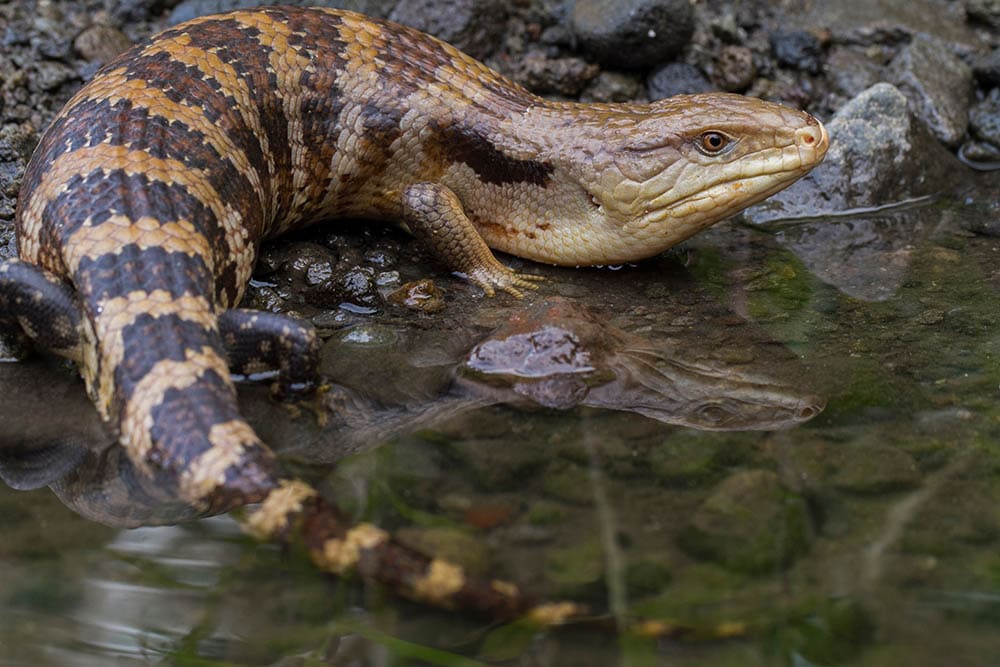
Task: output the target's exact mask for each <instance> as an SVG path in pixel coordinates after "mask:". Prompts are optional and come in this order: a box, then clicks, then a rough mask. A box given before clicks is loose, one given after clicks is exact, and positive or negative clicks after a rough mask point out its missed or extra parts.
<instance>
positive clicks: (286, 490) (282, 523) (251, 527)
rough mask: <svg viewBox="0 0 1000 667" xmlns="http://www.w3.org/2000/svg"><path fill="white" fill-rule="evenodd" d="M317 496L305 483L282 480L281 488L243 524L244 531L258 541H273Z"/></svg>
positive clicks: (271, 494)
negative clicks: (310, 500) (293, 515)
mask: <svg viewBox="0 0 1000 667" xmlns="http://www.w3.org/2000/svg"><path fill="white" fill-rule="evenodd" d="M315 495H316V490H315V489H313V488H312V487H311V486H309V485H308V484H306V483H305V482H302V481H299V480H289V479H285V480H282V481H281V486H280V487H279V488H277V489H275V490H274V491H272V492H271V493H269V494H268V495H267V498H265V499H264V502H262V503H261V504H260V507H259V508H258V509H257V510H256V511H255V512H254V513H253V514H251V515H250V516H249V517H247V519H246V520H245V521H244V522H243V530H244V531H245V532H246V533H247V534H249V535H250V536H251V537H254V538H255V539H258V540H267V539H272V538H273V537H274V536H276V535H278V534H279V533H280V532H281V531H283V530H284V529H285V527H286V526H287V525H288V521H289V517H290V516H291V515H292V514H295V513H297V512H300V511H302V504H303V503H305V502H306V501H307V500H309V499H310V498H312V497H314V496H315Z"/></svg>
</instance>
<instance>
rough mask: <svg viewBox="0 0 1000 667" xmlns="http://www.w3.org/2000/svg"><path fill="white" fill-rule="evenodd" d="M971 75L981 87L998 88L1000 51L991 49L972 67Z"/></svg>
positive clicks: (999, 80) (999, 81) (999, 84)
mask: <svg viewBox="0 0 1000 667" xmlns="http://www.w3.org/2000/svg"><path fill="white" fill-rule="evenodd" d="M972 73H973V74H974V75H975V76H976V80H977V81H979V83H981V84H982V85H983V86H1000V49H993V51H991V52H990V53H989V55H985V56H982V57H980V58H978V59H977V60H976V63H975V65H973V66H972Z"/></svg>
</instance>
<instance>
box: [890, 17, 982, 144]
mask: <svg viewBox="0 0 1000 667" xmlns="http://www.w3.org/2000/svg"><path fill="white" fill-rule="evenodd" d="M889 76H890V79H891V80H892V81H893V82H895V83H896V85H897V86H899V89H900V90H901V91H902V92H903V94H904V95H906V97H907V98H908V99H909V100H910V106H911V108H912V109H913V110H914V112H915V113H916V114H917V116H919V117H920V118H921V119H922V120H923V121H924V122H925V123H926V124H927V126H928V127H929V128H930V129H931V131H932V132H933V133H934V136H936V137H937V138H938V139H939V140H940V141H941V142H942V143H943V144H945V145H946V146H951V147H956V146H958V144H959V143H960V142H961V140H962V137H964V136H965V129H966V127H967V126H968V123H969V100H970V99H971V96H972V69H971V68H970V67H969V66H968V65H966V64H965V63H964V62H962V60H961V59H959V58H958V56H956V55H954V54H952V53H951V52H949V51H948V50H947V49H946V48H945V47H944V46H943V45H942V44H940V43H939V42H936V41H934V40H931V39H929V38H927V37H923V36H919V35H918V36H916V37H914V38H913V40H912V41H911V42H910V43H909V45H907V46H906V47H905V48H904V49H903V50H902V51H901V52H900V53H899V55H898V56H896V58H894V59H893V61H892V62H891V63H890V64H889Z"/></svg>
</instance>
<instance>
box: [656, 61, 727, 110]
mask: <svg viewBox="0 0 1000 667" xmlns="http://www.w3.org/2000/svg"><path fill="white" fill-rule="evenodd" d="M714 89H715V86H713V85H712V84H711V83H710V82H709V80H708V78H707V77H706V76H705V75H704V74H702V71H701V70H700V69H698V68H697V67H695V66H694V65H689V64H687V63H668V64H666V65H664V66H663V67H658V68H656V69H655V70H653V72H652V73H651V74H650V75H649V77H648V78H647V79H646V94H647V95H648V96H649V99H650V100H654V101H655V100H662V99H666V98H668V97H673V96H674V95H693V94H695V93H707V92H709V91H711V90H714Z"/></svg>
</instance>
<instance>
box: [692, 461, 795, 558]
mask: <svg viewBox="0 0 1000 667" xmlns="http://www.w3.org/2000/svg"><path fill="white" fill-rule="evenodd" d="M679 540H680V545H681V547H682V548H683V549H684V550H685V551H687V552H688V553H690V554H692V555H693V556H696V557H698V558H703V559H707V560H712V561H716V562H719V563H722V564H723V565H725V566H727V567H729V568H731V569H733V570H738V571H741V572H749V573H757V572H765V571H767V570H771V569H773V568H775V567H782V566H787V565H788V564H790V563H791V562H792V561H793V560H795V559H796V558H797V557H799V556H801V555H802V554H803V553H805V552H806V551H807V550H808V549H809V544H810V542H811V541H812V528H811V526H810V521H809V512H808V508H807V507H806V503H805V500H803V499H802V498H801V497H800V496H798V495H796V494H794V493H792V492H791V491H789V490H788V489H787V488H785V487H784V486H783V485H782V483H781V481H780V480H779V478H778V475H777V474H775V473H774V472H771V471H770V470H743V471H740V472H737V473H735V474H733V475H732V476H730V477H729V478H727V479H726V480H725V481H723V482H722V483H721V484H720V485H719V486H718V488H717V489H716V490H715V493H713V494H712V495H711V496H710V497H709V498H708V499H707V500H705V502H704V503H702V505H701V506H700V507H699V508H698V509H697V511H695V513H694V516H693V517H691V520H690V522H689V523H688V525H687V526H686V527H685V529H684V530H683V531H682V533H681V535H680V536H679Z"/></svg>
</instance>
